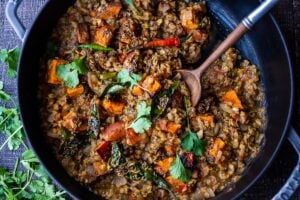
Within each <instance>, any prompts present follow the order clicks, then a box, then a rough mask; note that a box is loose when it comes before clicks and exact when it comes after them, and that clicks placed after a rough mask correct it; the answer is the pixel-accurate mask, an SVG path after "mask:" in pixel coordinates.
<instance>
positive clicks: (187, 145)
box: [182, 132, 197, 151]
mask: <svg viewBox="0 0 300 200" xmlns="http://www.w3.org/2000/svg"><path fill="white" fill-rule="evenodd" d="M196 137H197V136H196V135H195V134H194V133H192V132H189V133H188V134H187V135H186V136H185V137H184V138H183V140H182V147H183V149H184V150H187V151H190V150H192V149H193V147H194V140H195V139H197V138H196Z"/></svg>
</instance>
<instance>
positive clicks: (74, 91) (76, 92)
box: [67, 85, 84, 98]
mask: <svg viewBox="0 0 300 200" xmlns="http://www.w3.org/2000/svg"><path fill="white" fill-rule="evenodd" d="M83 92H84V87H83V86H82V85H79V86H77V87H76V88H68V89H67V95H68V96H69V97H71V98H73V97H78V96H80V95H81V94H83Z"/></svg>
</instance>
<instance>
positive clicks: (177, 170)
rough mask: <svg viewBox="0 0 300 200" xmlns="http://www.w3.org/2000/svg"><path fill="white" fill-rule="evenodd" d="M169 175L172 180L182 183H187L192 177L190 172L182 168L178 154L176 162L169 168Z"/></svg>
mask: <svg viewBox="0 0 300 200" xmlns="http://www.w3.org/2000/svg"><path fill="white" fill-rule="evenodd" d="M170 174H171V175H172V177H173V178H176V179H179V180H181V181H183V182H188V181H189V180H190V179H191V176H192V172H191V171H190V170H188V169H186V168H185V167H184V165H183V163H182V161H181V159H180V157H179V155H178V154H176V160H175V162H174V163H173V164H172V165H171V167H170Z"/></svg>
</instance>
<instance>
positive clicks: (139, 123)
mask: <svg viewBox="0 0 300 200" xmlns="http://www.w3.org/2000/svg"><path fill="white" fill-rule="evenodd" d="M151 125H152V122H151V121H150V120H149V119H148V118H146V117H141V118H138V119H137V120H135V121H134V122H133V123H132V124H131V125H130V126H129V127H130V128H133V129H134V131H135V132H136V133H141V134H143V133H145V131H147V130H148V129H149V128H150V127H151Z"/></svg>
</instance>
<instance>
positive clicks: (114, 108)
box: [102, 99, 125, 115]
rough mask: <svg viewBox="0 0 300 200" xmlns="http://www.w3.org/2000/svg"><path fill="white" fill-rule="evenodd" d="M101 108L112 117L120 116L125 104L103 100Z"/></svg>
mask: <svg viewBox="0 0 300 200" xmlns="http://www.w3.org/2000/svg"><path fill="white" fill-rule="evenodd" d="M102 106H103V108H104V109H105V110H107V111H108V112H110V113H112V114H114V115H121V114H122V113H123V109H124V107H125V103H124V102H116V101H112V100H107V99H105V100H103V102H102Z"/></svg>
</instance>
